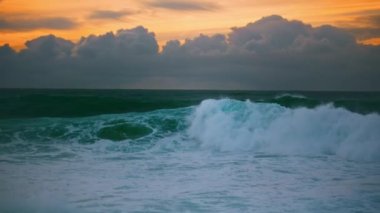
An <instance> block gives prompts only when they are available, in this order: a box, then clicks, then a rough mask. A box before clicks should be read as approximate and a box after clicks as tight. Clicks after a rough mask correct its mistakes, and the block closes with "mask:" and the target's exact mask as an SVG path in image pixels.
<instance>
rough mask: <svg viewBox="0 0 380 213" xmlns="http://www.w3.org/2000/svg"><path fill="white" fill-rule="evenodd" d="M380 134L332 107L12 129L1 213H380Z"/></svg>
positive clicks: (213, 111)
mask: <svg viewBox="0 0 380 213" xmlns="http://www.w3.org/2000/svg"><path fill="white" fill-rule="evenodd" d="M288 96H290V95H288V94H286V95H285V96H284V95H283V96H278V97H275V98H274V99H277V100H278V99H281V98H284V97H285V98H286V97H288ZM294 98H298V99H306V97H304V96H296V97H294ZM379 128H380V115H379V114H378V113H377V112H370V113H358V112H353V111H350V110H348V109H346V108H343V107H338V106H336V105H334V104H333V103H323V104H318V105H316V106H312V107H304V106H299V107H287V106H283V105H281V104H278V103H275V102H272V103H268V102H258V101H251V100H236V99H232V98H220V99H204V100H203V101H201V102H200V103H199V104H196V105H191V106H186V107H179V108H173V109H156V110H150V111H144V112H126V113H117V114H101V115H93V116H83V117H36V118H11V119H8V118H7V119H1V120H0V211H1V212H378V210H379V209H380V131H379V130H380V129H379Z"/></svg>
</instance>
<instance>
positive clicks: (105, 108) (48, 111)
mask: <svg viewBox="0 0 380 213" xmlns="http://www.w3.org/2000/svg"><path fill="white" fill-rule="evenodd" d="M220 98H231V99H236V100H246V99H249V100H251V101H254V102H261V103H276V104H279V105H281V106H284V107H287V108H298V107H307V108H315V107H318V106H321V105H325V104H329V103H331V104H333V105H334V106H336V107H341V108H345V109H347V110H350V111H352V112H357V113H361V114H369V113H373V112H377V113H380V93H376V92H302V93H300V92H298V93H284V92H260V91H254V92H252V91H160V90H150V91H149V90H17V89H13V90H7V89H6V90H4V89H3V90H0V103H1V104H0V119H10V118H38V117H86V116H94V115H102V114H120V113H129V112H149V111H153V110H159V109H175V108H181V107H189V106H194V105H198V104H200V103H201V102H202V101H203V100H205V99H220Z"/></svg>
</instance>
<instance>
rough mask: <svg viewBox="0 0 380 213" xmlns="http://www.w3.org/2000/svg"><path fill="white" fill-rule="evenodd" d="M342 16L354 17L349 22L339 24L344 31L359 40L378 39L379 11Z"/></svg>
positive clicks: (366, 11) (379, 34)
mask: <svg viewBox="0 0 380 213" xmlns="http://www.w3.org/2000/svg"><path fill="white" fill-rule="evenodd" d="M344 15H347V16H354V18H353V19H352V20H350V21H343V22H339V25H341V26H343V28H344V29H345V30H347V31H348V32H350V33H352V34H353V35H354V36H355V37H356V38H357V39H359V40H366V39H371V38H379V37H380V10H378V9H375V10H363V11H357V12H353V13H346V14H344Z"/></svg>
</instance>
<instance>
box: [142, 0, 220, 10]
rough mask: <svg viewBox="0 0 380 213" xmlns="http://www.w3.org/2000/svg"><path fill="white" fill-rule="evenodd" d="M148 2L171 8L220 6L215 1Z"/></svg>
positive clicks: (210, 8) (209, 8)
mask: <svg viewBox="0 0 380 213" xmlns="http://www.w3.org/2000/svg"><path fill="white" fill-rule="evenodd" d="M147 4H148V5H149V6H152V7H157V8H164V9H169V10H214V9H217V8H218V6H217V5H216V4H214V3H207V2H195V1H181V0H154V1H149V2H147Z"/></svg>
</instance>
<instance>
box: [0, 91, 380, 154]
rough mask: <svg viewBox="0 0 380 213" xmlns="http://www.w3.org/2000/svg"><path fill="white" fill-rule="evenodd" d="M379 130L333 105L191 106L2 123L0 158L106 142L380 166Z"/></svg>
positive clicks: (374, 118)
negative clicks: (327, 157)
mask: <svg viewBox="0 0 380 213" xmlns="http://www.w3.org/2000/svg"><path fill="white" fill-rule="evenodd" d="M284 97H285V96H284ZM280 98H281V97H280ZM300 98H302V97H300ZM379 127H380V116H379V114H377V113H372V114H366V115H364V114H359V113H354V112H351V111H348V110H346V109H344V108H339V107H335V106H334V105H332V104H325V105H319V106H317V107H313V108H308V107H295V108H289V107H285V106H282V105H280V104H277V103H262V102H251V101H249V100H247V101H239V100H234V99H207V100H204V101H202V102H201V103H200V104H199V105H196V106H191V107H184V108H177V109H163V110H155V111H149V112H139V113H137V112H136V113H124V114H108V115H97V116H91V117H78V118H32V119H8V120H6V119H5V120H1V122H0V148H1V149H0V155H6V154H20V155H24V154H25V153H29V154H31V155H38V154H40V155H46V154H49V153H55V155H56V156H78V155H79V156H80V151H78V150H86V151H88V150H89V149H94V150H96V151H98V150H99V147H96V144H102V143H103V142H106V143H107V144H108V145H107V146H106V150H104V152H109V151H122V152H141V151H149V150H153V149H154V150H157V149H161V150H170V151H176V149H183V148H184V147H189V146H190V147H191V148H192V149H195V150H212V151H218V152H247V151H248V152H252V154H257V153H265V154H276V155H301V156H321V155H323V156H325V155H336V156H339V157H341V158H344V159H349V160H360V161H374V160H380V131H379ZM73 144H76V145H75V146H71V145H73ZM173 144H175V145H173ZM78 145H79V146H81V147H84V148H79V149H78ZM94 145H95V146H94ZM171 145H173V146H171ZM70 147H74V148H70ZM168 147H171V148H169V149H168ZM68 149H69V151H67V150H68ZM70 149H71V150H70ZM67 153H69V154H67Z"/></svg>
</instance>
